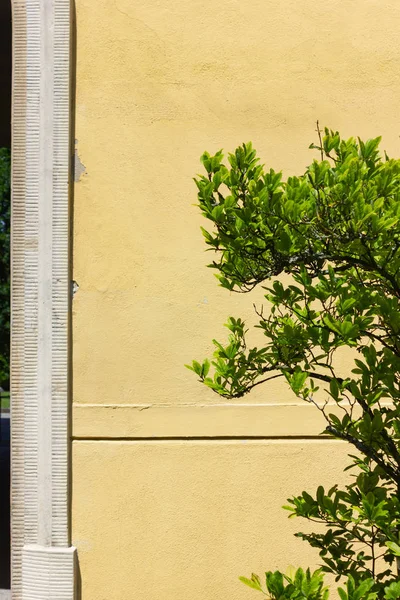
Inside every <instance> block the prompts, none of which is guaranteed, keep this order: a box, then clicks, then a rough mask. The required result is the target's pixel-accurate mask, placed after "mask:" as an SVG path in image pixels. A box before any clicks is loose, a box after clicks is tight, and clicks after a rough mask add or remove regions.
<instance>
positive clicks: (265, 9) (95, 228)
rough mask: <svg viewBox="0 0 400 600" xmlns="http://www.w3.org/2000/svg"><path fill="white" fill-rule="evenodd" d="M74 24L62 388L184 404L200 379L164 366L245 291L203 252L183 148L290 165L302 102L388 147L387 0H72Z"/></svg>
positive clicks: (205, 346)
mask: <svg viewBox="0 0 400 600" xmlns="http://www.w3.org/2000/svg"><path fill="white" fill-rule="evenodd" d="M77 25H78V52H77V56H78V64H77V98H76V108H77V114H76V127H77V131H76V135H77V138H78V139H79V153H80V155H81V156H82V157H84V159H83V162H84V164H85V167H86V169H87V172H88V175H87V176H85V177H84V178H82V180H81V181H80V182H79V184H77V186H76V195H75V209H74V210H75V228H74V231H75V240H74V248H75V257H74V266H75V276H74V277H75V279H76V280H77V281H78V282H79V285H80V286H81V287H80V293H79V295H78V296H77V297H76V299H75V302H74V309H75V317H74V341H75V348H74V360H75V367H76V368H75V372H74V380H75V400H76V401H78V402H89V403H110V402H119V403H121V402H127V403H133V404H136V403H144V404H148V403H167V404H168V403H181V402H191V403H196V402H198V401H199V400H200V399H203V400H205V399H207V398H208V397H209V392H208V391H207V390H203V389H201V388H200V387H199V386H196V385H194V379H193V376H192V375H191V373H189V372H188V371H186V370H185V369H184V368H182V365H183V364H184V363H185V362H188V361H190V360H191V359H192V358H195V357H197V358H202V357H203V356H205V355H207V354H209V353H210V351H211V344H210V341H211V339H212V338H213V337H219V338H221V337H223V336H224V335H225V330H224V328H223V327H222V324H223V323H224V322H225V320H226V318H227V316H229V315H230V314H233V315H235V316H238V315H241V316H243V317H247V318H248V320H249V323H251V322H252V320H254V317H253V310H252V301H257V302H261V300H262V293H261V291H256V292H255V293H254V294H253V295H252V297H251V298H249V296H238V295H236V294H232V295H231V296H230V295H229V293H228V292H226V291H224V290H222V289H218V288H217V286H216V283H215V280H214V278H213V275H212V271H210V270H209V269H206V268H204V266H205V264H207V262H209V261H210V259H211V255H210V254H205V253H204V248H205V246H204V243H203V240H202V237H201V234H200V232H199V226H200V225H201V224H203V225H204V223H205V222H203V221H204V219H202V218H201V217H200V216H199V214H198V210H197V209H196V208H195V207H194V206H193V204H194V203H195V202H196V194H195V186H194V184H193V182H192V177H193V176H194V174H195V173H197V172H199V171H200V164H199V156H200V154H201V153H202V152H203V151H204V150H205V149H208V150H209V151H216V150H218V149H219V148H221V147H223V148H225V149H226V150H232V149H233V148H234V147H235V146H236V145H237V144H240V143H241V142H243V141H247V140H252V141H253V143H254V144H255V147H256V148H257V149H258V151H259V153H260V155H261V158H262V161H263V162H265V163H266V164H267V166H274V167H275V168H278V169H279V168H283V169H284V170H285V173H286V174H288V173H295V172H296V171H298V170H300V169H303V168H304V166H305V165H306V164H307V163H308V162H309V161H311V160H312V158H313V153H312V151H310V150H308V145H309V143H310V142H312V141H315V140H316V134H315V132H314V129H315V121H316V119H317V118H318V119H319V120H320V122H321V123H322V124H327V125H329V126H330V127H332V128H338V129H340V131H342V132H343V135H347V136H348V135H352V134H353V135H360V136H366V137H368V136H375V135H379V134H382V135H383V137H384V144H385V147H386V148H387V150H388V152H389V154H399V151H400V143H399V134H400V127H398V126H397V123H398V112H399V98H400V76H399V68H398V66H399V62H400V48H399V45H398V31H399V28H400V4H399V3H397V2H389V1H386V0H385V1H384V2H382V1H378V0H351V1H350V0H334V1H333V2H331V3H330V4H329V7H327V6H326V5H325V4H324V3H317V4H316V3H315V2H314V1H311V0H303V1H302V2H299V1H298V0H288V1H287V2H276V1H272V0H268V1H267V2H266V1H265V0H254V1H253V2H244V3H239V2H237V1H236V0H222V1H220V2H217V3H215V2H214V0H193V1H191V2H186V1H183V0H179V1H177V2H168V1H167V0H158V1H157V2H147V1H146V0H138V1H135V2H131V0H115V1H114V2H110V1H108V0H98V1H96V2H94V1H93V0H78V1H77ZM278 382H279V380H278ZM287 397H288V394H287V391H286V387H285V385H284V384H280V383H274V384H271V386H270V387H269V389H268V391H265V390H262V391H261V390H260V391H258V392H257V393H255V394H254V395H253V398H252V401H260V402H263V401H272V402H277V401H280V400H281V399H284V398H287Z"/></svg>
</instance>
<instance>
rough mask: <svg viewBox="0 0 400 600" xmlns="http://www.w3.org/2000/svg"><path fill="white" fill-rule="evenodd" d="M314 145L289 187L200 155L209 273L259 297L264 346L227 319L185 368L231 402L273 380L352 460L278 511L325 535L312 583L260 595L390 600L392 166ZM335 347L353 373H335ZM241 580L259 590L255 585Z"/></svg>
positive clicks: (395, 181) (394, 418) (249, 161)
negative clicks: (329, 581) (204, 356)
mask: <svg viewBox="0 0 400 600" xmlns="http://www.w3.org/2000/svg"><path fill="white" fill-rule="evenodd" d="M318 135H319V143H318V144H317V145H311V147H312V148H314V149H316V150H318V153H319V160H314V161H313V162H312V164H311V165H310V166H309V167H308V168H307V169H306V170H305V172H304V173H303V174H302V175H300V176H297V177H289V178H288V179H286V180H285V179H284V178H283V177H282V174H281V173H280V172H275V171H274V170H272V169H270V170H267V169H265V168H264V167H263V166H262V165H260V163H259V160H258V158H257V156H256V152H255V151H254V149H253V148H252V145H251V144H244V145H243V146H241V147H239V148H237V149H236V150H235V152H234V153H233V154H229V156H228V162H225V161H224V156H223V153H222V151H220V152H217V154H215V155H214V156H211V155H210V154H208V153H207V152H206V153H204V155H203V156H202V163H203V165H204V167H205V171H206V174H205V175H202V176H198V178H197V179H196V180H195V181H196V184H197V188H198V200H199V206H200V209H201V211H202V213H203V215H204V216H205V217H206V218H207V219H208V220H209V221H210V222H211V225H212V228H211V229H210V230H206V229H204V230H203V234H204V237H205V241H206V244H207V245H208V246H209V249H210V250H212V251H214V253H215V259H214V261H213V262H212V264H211V265H210V266H211V267H212V268H213V269H215V270H216V272H217V273H216V275H217V278H218V280H219V282H220V285H222V286H223V287H224V288H226V289H227V290H230V291H234V292H247V291H250V290H252V289H253V288H254V287H255V286H258V285H259V286H260V287H261V289H262V290H263V293H264V300H265V306H262V305H261V306H259V307H256V312H257V315H258V324H257V327H258V328H260V329H261V331H262V333H263V334H264V340H265V341H264V344H263V345H262V346H261V347H255V346H254V347H253V346H252V345H251V344H250V343H249V340H248V337H249V336H248V331H247V330H246V326H245V323H244V322H243V321H242V320H241V319H240V318H233V317H231V318H229V319H228V322H227V328H228V329H229V337H228V342H227V343H220V342H217V341H215V340H214V345H215V353H214V357H213V359H212V360H211V361H210V360H204V361H202V362H198V361H193V363H192V365H191V366H190V367H189V368H191V369H192V370H193V371H194V372H195V373H196V374H197V375H198V377H199V379H200V380H201V381H202V382H203V383H204V384H205V385H206V386H208V387H210V388H211V389H212V390H213V391H214V392H216V393H217V394H219V395H221V396H223V397H230V398H239V397H241V396H243V395H244V394H246V393H248V392H249V391H250V390H251V389H253V388H254V387H255V386H258V385H260V384H262V383H265V382H267V381H268V380H271V379H273V378H277V377H283V378H285V379H286V380H287V382H288V385H289V386H290V387H291V389H292V390H293V392H294V393H295V394H296V395H297V396H298V397H299V398H302V399H303V400H304V401H305V402H307V403H309V404H312V405H314V406H315V410H319V411H321V413H322V414H323V416H324V418H325V421H326V429H325V434H329V435H330V436H332V437H334V438H337V439H340V440H346V441H347V442H349V444H350V445H352V446H353V448H354V451H353V453H352V454H350V455H349V456H350V458H351V464H349V466H348V468H349V469H351V473H352V475H353V479H352V480H351V483H350V484H349V485H347V486H346V487H345V488H343V489H339V488H338V486H336V485H333V486H332V488H331V489H329V490H325V489H324V488H323V487H322V486H320V487H319V488H318V489H317V490H316V491H315V492H314V493H308V492H305V491H304V492H302V493H301V494H299V495H298V496H294V497H292V498H290V499H289V501H288V506H287V507H285V508H287V509H288V510H289V511H290V514H291V516H298V517H303V518H305V519H307V520H309V521H312V522H316V523H318V524H322V525H324V526H325V529H319V530H318V532H317V533H311V534H309V533H299V534H298V536H299V537H301V538H302V539H304V540H305V541H307V542H308V543H309V544H311V546H313V547H315V548H317V549H318V551H319V556H320V560H321V572H317V573H314V574H313V575H311V574H310V573H309V572H303V571H301V570H300V571H297V574H296V575H295V576H294V579H290V578H288V577H287V576H286V577H285V576H284V575H283V574H279V573H274V574H272V573H270V572H268V573H267V574H266V588H265V590H264V588H261V589H263V590H264V593H266V594H267V596H268V597H270V598H273V599H276V600H278V598H298V597H299V598H300V597H302V598H308V599H310V600H311V599H312V598H326V591H325V590H324V588H323V584H322V583H321V582H322V579H321V578H322V577H323V573H324V572H327V573H333V574H334V575H335V577H336V580H337V581H339V580H343V582H344V583H343V584H341V587H340V588H339V590H338V592H339V594H340V597H341V600H361V599H370V600H373V599H375V598H377V599H381V598H382V599H383V598H386V599H388V600H389V599H395V598H400V580H399V577H400V576H399V572H400V563H399V560H400V419H399V417H400V379H399V375H400V337H399V333H400V220H399V219H400V160H393V159H390V158H389V157H388V156H387V155H386V154H385V155H384V156H383V157H381V155H380V153H379V143H380V138H377V139H373V140H369V141H367V142H363V141H361V140H355V139H353V138H351V139H348V140H342V139H341V137H340V135H339V133H338V132H334V131H329V130H327V129H326V130H325V135H324V136H323V135H322V133H321V131H320V130H319V128H318ZM281 274H286V278H285V279H284V281H285V283H282V280H281V279H282V278H281V279H279V276H280V275H281ZM267 307H268V308H267ZM345 347H347V348H348V351H349V352H350V355H349V361H348V364H349V363H351V356H352V357H353V360H354V362H353V365H352V369H351V367H350V368H349V369H348V370H347V371H346V372H343V371H342V369H341V368H340V365H342V368H343V361H342V362H340V361H339V360H338V355H339V353H340V352H341V351H342V349H343V348H345ZM246 582H247V583H248V584H249V585H251V587H256V588H257V589H260V587H261V584H260V586H259V585H258V583H257V582H259V579H258V578H257V576H255V575H254V576H253V578H252V579H250V580H246ZM249 582H250V583H249Z"/></svg>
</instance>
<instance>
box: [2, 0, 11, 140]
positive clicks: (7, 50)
mask: <svg viewBox="0 0 400 600" xmlns="http://www.w3.org/2000/svg"><path fill="white" fill-rule="evenodd" d="M11 37H12V30H11V2H10V0H0V148H4V147H5V148H10V146H11Z"/></svg>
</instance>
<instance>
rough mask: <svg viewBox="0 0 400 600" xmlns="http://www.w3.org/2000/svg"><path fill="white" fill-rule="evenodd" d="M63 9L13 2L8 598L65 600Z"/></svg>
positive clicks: (70, 576)
mask: <svg viewBox="0 0 400 600" xmlns="http://www.w3.org/2000/svg"><path fill="white" fill-rule="evenodd" d="M70 13H71V7H70V0H13V64H14V66H13V124H12V131H13V140H12V158H13V166H12V217H11V222H12V257H11V263H12V324H11V331H12V335H11V429H12V433H11V457H12V458H11V461H12V462H11V473H12V475H11V479H12V598H13V600H33V599H39V598H40V599H41V600H50V599H51V600H53V599H56V598H57V599H60V600H72V599H73V597H74V563H75V551H74V549H73V548H71V547H70V538H69V389H68V365H69V334H68V331H69V302H70V285H69V208H68V207H69V162H70V161H69V156H70V87H71V85H70V31H71V29H70V20H71V19H70Z"/></svg>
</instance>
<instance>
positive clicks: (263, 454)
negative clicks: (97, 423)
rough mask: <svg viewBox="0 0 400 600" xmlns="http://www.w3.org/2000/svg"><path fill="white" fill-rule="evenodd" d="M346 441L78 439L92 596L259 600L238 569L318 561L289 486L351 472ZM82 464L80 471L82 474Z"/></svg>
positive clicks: (88, 593)
mask: <svg viewBox="0 0 400 600" xmlns="http://www.w3.org/2000/svg"><path fill="white" fill-rule="evenodd" d="M344 452H345V445H344V444H342V443H341V442H332V441H331V442H311V441H309V442H304V441H303V442H301V441H295V442H289V443H288V442H277V441H275V442H267V441H264V442H263V441H257V442H250V441H240V442H229V441H218V442H179V441H176V442H173V441H170V442H167V443H165V442H147V443H142V442H126V443H124V442H98V443H96V442H76V443H75V444H74V456H73V460H74V473H75V476H74V495H73V543H74V544H75V545H76V546H77V547H78V548H79V560H80V567H81V572H82V598H83V600H128V599H129V600H130V599H133V598H135V599H136V600H157V599H159V598H160V597H161V598H164V599H168V600H184V599H185V598H187V597H188V596H190V598H192V600H204V599H205V598H206V599H207V600H220V599H221V598H230V599H231V600H239V599H241V600H247V599H248V600H251V599H252V598H253V597H254V591H253V592H252V591H251V590H248V589H246V588H245V587H244V586H243V585H242V584H241V583H240V582H239V581H238V576H239V575H250V573H251V572H253V571H254V572H256V573H260V574H262V573H263V572H264V571H265V570H266V569H267V568H268V569H276V568H281V569H286V567H287V566H288V565H289V564H295V565H302V566H306V565H307V564H308V563H314V564H315V562H316V555H315V553H314V552H313V551H312V550H311V549H310V548H309V547H308V545H307V544H306V543H304V542H301V541H300V540H297V539H295V538H294V537H293V533H295V532H296V531H298V530H299V529H300V530H302V529H304V527H307V524H304V523H303V522H300V521H297V522H296V521H295V520H293V519H288V518H287V513H286V511H284V510H282V508H281V506H282V505H283V504H286V499H287V497H288V495H289V494H290V492H292V493H297V492H298V493H300V492H301V491H302V490H303V489H308V490H310V491H311V490H313V489H314V487H316V486H317V485H318V484H319V483H321V484H323V485H325V486H331V485H333V484H334V483H337V482H338V481H340V480H341V479H343V473H342V472H341V465H342V464H343V460H344ZM82 473H85V476H84V477H82V476H81V474H82Z"/></svg>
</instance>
